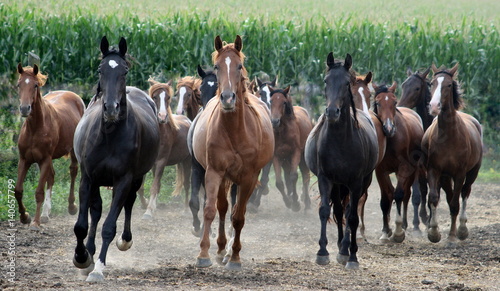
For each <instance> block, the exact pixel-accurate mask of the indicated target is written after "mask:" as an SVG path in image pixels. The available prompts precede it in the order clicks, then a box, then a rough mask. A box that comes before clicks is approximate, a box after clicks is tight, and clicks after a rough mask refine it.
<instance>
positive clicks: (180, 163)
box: [140, 79, 191, 219]
mask: <svg viewBox="0 0 500 291" xmlns="http://www.w3.org/2000/svg"><path fill="white" fill-rule="evenodd" d="M149 84H150V85H151V87H150V88H149V96H150V97H151V98H152V99H153V101H154V102H155V104H156V108H157V110H158V123H159V127H160V150H159V152H158V157H157V158H156V162H155V164H154V166H153V177H154V178H153V184H152V186H151V190H150V198H149V204H148V207H147V209H146V212H145V213H144V215H143V216H142V218H143V219H152V218H153V215H154V212H155V210H156V200H157V198H158V194H159V193H160V187H161V177H162V176H163V171H164V169H165V167H166V166H171V165H177V167H176V168H177V178H176V182H175V190H174V192H173V193H172V196H176V195H178V194H179V193H180V191H181V190H182V187H184V191H185V192H186V198H185V203H184V204H185V207H188V199H189V184H190V176H191V155H190V153H189V149H188V146H187V142H186V141H187V134H188V131H189V127H190V126H191V120H189V118H187V117H186V116H184V115H174V114H172V110H171V109H170V101H171V97H172V96H173V90H172V87H171V85H170V82H169V83H160V82H157V81H155V80H153V79H150V80H149ZM141 188H142V187H141ZM140 193H141V191H140ZM142 193H144V190H143V191H142Z"/></svg>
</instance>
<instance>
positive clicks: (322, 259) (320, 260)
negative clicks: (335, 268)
mask: <svg viewBox="0 0 500 291" xmlns="http://www.w3.org/2000/svg"><path fill="white" fill-rule="evenodd" d="M316 264H318V265H321V266H324V265H328V264H330V256H328V255H326V256H319V255H317V256H316Z"/></svg>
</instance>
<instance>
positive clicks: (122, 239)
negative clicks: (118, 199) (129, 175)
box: [116, 179, 143, 251]
mask: <svg viewBox="0 0 500 291" xmlns="http://www.w3.org/2000/svg"><path fill="white" fill-rule="evenodd" d="M142 180H143V179H139V180H136V181H134V184H133V185H132V189H130V192H129V194H128V196H127V201H125V205H124V208H125V224H124V227H123V233H122V235H120V236H118V239H117V240H116V246H117V247H118V249H119V250H120V251H126V250H128V249H130V247H131V246H132V243H133V241H132V231H131V230H130V226H131V218H132V207H133V206H134V202H135V199H136V198H137V190H138V188H139V187H140V185H142ZM137 185H139V186H137Z"/></svg>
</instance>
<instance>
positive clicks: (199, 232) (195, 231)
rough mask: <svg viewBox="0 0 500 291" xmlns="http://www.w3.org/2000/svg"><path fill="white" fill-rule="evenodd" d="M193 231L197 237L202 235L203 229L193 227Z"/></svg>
mask: <svg viewBox="0 0 500 291" xmlns="http://www.w3.org/2000/svg"><path fill="white" fill-rule="evenodd" d="M191 233H192V234H193V235H194V236H195V237H201V229H198V230H196V229H195V228H194V227H193V229H192V230H191Z"/></svg>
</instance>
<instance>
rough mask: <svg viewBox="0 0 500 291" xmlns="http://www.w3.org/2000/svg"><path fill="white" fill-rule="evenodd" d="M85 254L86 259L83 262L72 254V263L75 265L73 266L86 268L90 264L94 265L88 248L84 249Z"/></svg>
mask: <svg viewBox="0 0 500 291" xmlns="http://www.w3.org/2000/svg"><path fill="white" fill-rule="evenodd" d="M85 255H86V257H87V259H86V260H85V262H83V263H79V262H78V260H77V258H76V254H75V255H74V256H73V265H75V267H77V268H78V269H86V268H88V267H89V266H90V265H92V266H93V265H94V259H93V258H92V256H91V255H90V253H89V251H88V250H85ZM92 269H93V268H92ZM92 269H91V270H92Z"/></svg>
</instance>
